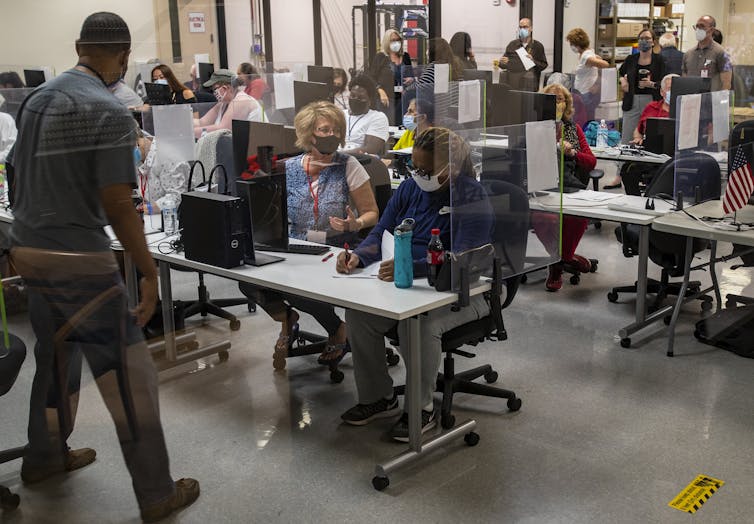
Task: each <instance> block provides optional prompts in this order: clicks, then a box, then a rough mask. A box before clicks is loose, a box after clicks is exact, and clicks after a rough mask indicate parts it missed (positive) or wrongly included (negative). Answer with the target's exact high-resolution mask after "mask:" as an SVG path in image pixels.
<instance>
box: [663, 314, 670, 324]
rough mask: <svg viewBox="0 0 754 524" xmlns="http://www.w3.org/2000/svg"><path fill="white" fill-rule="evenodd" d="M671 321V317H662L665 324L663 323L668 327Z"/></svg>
mask: <svg viewBox="0 0 754 524" xmlns="http://www.w3.org/2000/svg"><path fill="white" fill-rule="evenodd" d="M671 320H672V317H671V316H670V315H665V316H664V317H662V322H663V323H664V324H665V325H666V326H669V325H670V321H671Z"/></svg>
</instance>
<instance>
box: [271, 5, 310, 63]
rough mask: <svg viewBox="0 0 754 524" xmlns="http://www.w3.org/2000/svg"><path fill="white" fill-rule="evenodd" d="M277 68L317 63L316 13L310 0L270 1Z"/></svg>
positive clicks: (273, 47)
mask: <svg viewBox="0 0 754 524" xmlns="http://www.w3.org/2000/svg"><path fill="white" fill-rule="evenodd" d="M270 11H271V12H270V17H271V18H272V23H273V26H272V52H273V59H274V62H275V67H280V66H287V67H290V66H291V65H293V64H313V63H314V29H313V27H312V24H313V23H314V15H313V13H312V3H311V2H310V1H308V0H274V1H272V2H270Z"/></svg>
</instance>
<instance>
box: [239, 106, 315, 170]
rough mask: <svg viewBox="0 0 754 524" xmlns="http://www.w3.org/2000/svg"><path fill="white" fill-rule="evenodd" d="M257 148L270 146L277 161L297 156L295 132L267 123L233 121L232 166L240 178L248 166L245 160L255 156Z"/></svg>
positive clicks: (298, 150) (291, 128) (287, 127)
mask: <svg viewBox="0 0 754 524" xmlns="http://www.w3.org/2000/svg"><path fill="white" fill-rule="evenodd" d="M259 146H271V147H272V149H273V150H272V154H273V155H276V156H277V157H278V159H280V160H282V158H285V157H289V156H293V155H297V154H298V153H300V152H301V149H300V148H299V147H298V146H296V130H295V129H294V128H293V127H289V126H284V125H282V124H271V123H269V122H249V121H247V120H233V165H234V166H235V170H236V173H234V174H235V177H234V178H240V177H241V173H243V171H244V170H245V169H246V167H247V166H248V162H247V158H248V157H250V156H254V155H257V153H258V147H259Z"/></svg>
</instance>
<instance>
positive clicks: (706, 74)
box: [700, 68, 709, 78]
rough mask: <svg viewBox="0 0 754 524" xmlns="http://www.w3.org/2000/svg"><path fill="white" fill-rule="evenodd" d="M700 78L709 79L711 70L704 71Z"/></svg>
mask: <svg viewBox="0 0 754 524" xmlns="http://www.w3.org/2000/svg"><path fill="white" fill-rule="evenodd" d="M700 76H701V77H702V78H707V77H708V76H709V70H708V69H706V68H705V69H702V71H701V74H700Z"/></svg>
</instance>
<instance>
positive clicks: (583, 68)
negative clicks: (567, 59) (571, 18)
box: [566, 27, 611, 124]
mask: <svg viewBox="0 0 754 524" xmlns="http://www.w3.org/2000/svg"><path fill="white" fill-rule="evenodd" d="M566 40H567V41H568V43H569V44H570V45H571V51H573V52H574V53H576V54H577V55H579V64H578V65H577V66H576V70H575V71H574V75H575V78H574V81H573V88H574V89H575V90H576V91H578V92H579V94H581V99H582V101H583V102H584V107H585V108H586V118H587V119H588V120H594V110H595V109H596V108H597V106H598V105H599V103H600V82H599V79H600V77H599V72H598V69H604V68H607V67H611V66H610V63H609V62H607V61H605V60H603V59H602V58H600V57H599V56H597V54H596V53H595V52H594V49H591V48H590V47H589V35H587V34H586V31H584V30H583V29H581V28H580V27H577V28H576V29H571V31H570V32H569V33H568V35H566ZM579 124H581V122H579Z"/></svg>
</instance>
